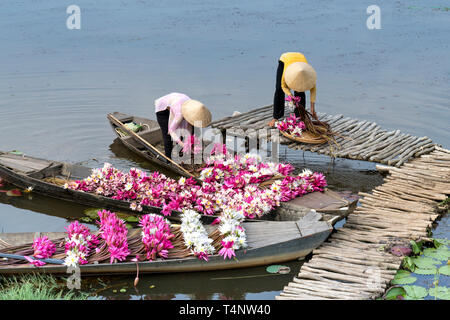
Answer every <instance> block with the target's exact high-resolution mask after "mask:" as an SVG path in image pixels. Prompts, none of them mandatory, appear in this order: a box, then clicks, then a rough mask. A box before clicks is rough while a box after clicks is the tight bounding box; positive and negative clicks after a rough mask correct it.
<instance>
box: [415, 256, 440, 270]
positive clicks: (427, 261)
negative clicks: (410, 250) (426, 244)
mask: <svg viewBox="0 0 450 320" xmlns="http://www.w3.org/2000/svg"><path fill="white" fill-rule="evenodd" d="M412 260H413V262H414V264H415V265H416V266H417V267H419V268H424V269H432V268H433V267H434V266H435V265H438V264H441V262H440V261H438V260H435V259H433V258H430V257H417V258H413V259H412Z"/></svg>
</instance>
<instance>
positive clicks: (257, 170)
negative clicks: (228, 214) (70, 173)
mask: <svg viewBox="0 0 450 320" xmlns="http://www.w3.org/2000/svg"><path fill="white" fill-rule="evenodd" d="M219 149H220V151H221V152H218V150H219ZM223 151H225V152H223ZM213 153H214V154H213V155H212V156H211V157H209V158H208V159H207V160H206V166H205V167H204V168H203V169H202V171H201V172H200V179H201V180H202V183H201V184H200V183H198V182H197V181H195V180H194V179H192V178H188V179H186V178H184V177H182V178H180V179H179V180H175V179H172V178H169V177H167V176H165V175H164V174H161V173H159V172H153V173H150V174H148V173H146V172H144V171H141V170H139V169H135V168H132V169H130V170H129V172H128V173H125V172H122V171H120V170H118V169H116V168H114V167H113V166H111V165H110V164H108V163H106V164H105V165H104V167H103V168H100V169H93V171H92V174H91V175H90V176H89V177H87V178H86V179H84V180H81V181H73V182H71V183H67V184H66V185H65V187H66V188H69V189H73V190H80V191H84V192H92V193H96V194H99V195H103V196H106V197H111V198H113V199H117V200H125V201H129V202H130V208H131V209H133V210H137V211H142V206H143V205H146V206H155V207H161V208H162V213H163V214H164V215H170V214H171V212H172V210H177V211H182V210H195V211H198V212H200V213H202V214H206V215H213V214H216V213H218V212H223V211H224V210H226V209H233V210H235V211H239V212H241V213H242V214H243V215H244V216H245V217H246V218H249V219H252V218H255V217H261V216H262V215H264V214H266V213H268V212H270V211H271V210H272V209H274V208H275V207H277V206H279V205H280V201H289V200H291V199H294V198H296V197H298V196H302V195H304V194H307V193H309V192H314V191H323V189H324V187H325V186H326V185H327V182H326V180H325V177H324V176H323V174H321V173H317V172H314V173H313V172H311V171H310V170H304V171H303V172H302V173H301V174H299V175H297V176H291V175H289V174H290V173H292V171H293V170H294V167H293V166H291V165H290V164H284V163H272V162H268V163H264V162H261V159H260V158H259V156H257V155H253V154H246V155H243V156H240V155H235V156H231V155H228V154H227V152H226V149H225V148H223V149H222V147H220V148H216V149H215V150H213ZM268 180H274V181H275V182H273V183H271V184H269V185H268V186H267V187H261V185H262V184H264V182H268Z"/></svg>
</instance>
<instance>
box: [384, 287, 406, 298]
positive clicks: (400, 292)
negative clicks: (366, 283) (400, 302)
mask: <svg viewBox="0 0 450 320" xmlns="http://www.w3.org/2000/svg"><path fill="white" fill-rule="evenodd" d="M405 295H406V291H405V289H403V287H394V288H392V289H390V290H389V291H388V292H387V293H386V296H385V299H386V300H397V298H398V296H403V297H404V296H405Z"/></svg>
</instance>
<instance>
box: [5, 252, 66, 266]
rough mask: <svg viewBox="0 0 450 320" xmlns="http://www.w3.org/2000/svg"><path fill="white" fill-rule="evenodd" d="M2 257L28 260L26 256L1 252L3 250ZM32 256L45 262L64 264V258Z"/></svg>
mask: <svg viewBox="0 0 450 320" xmlns="http://www.w3.org/2000/svg"><path fill="white" fill-rule="evenodd" d="M0 258H7V259H16V260H27V259H26V258H25V256H20V255H18V254H9V253H1V252H0ZM31 258H32V259H34V260H40V261H42V262H45V263H51V264H64V260H59V259H51V258H47V259H38V258H35V257H31ZM27 261H28V260H27Z"/></svg>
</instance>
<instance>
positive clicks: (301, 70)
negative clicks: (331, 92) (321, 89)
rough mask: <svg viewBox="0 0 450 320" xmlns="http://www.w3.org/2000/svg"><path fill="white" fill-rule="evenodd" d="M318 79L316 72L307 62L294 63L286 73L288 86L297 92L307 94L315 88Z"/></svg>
mask: <svg viewBox="0 0 450 320" xmlns="http://www.w3.org/2000/svg"><path fill="white" fill-rule="evenodd" d="M316 79H317V75H316V71H315V70H314V68H313V67H311V66H310V65H309V64H307V63H305V62H294V63H292V64H290V65H289V66H288V67H287V68H286V71H285V72H284V80H285V81H286V84H287V85H288V87H289V88H290V89H292V90H294V91H297V92H305V91H308V90H311V89H312V88H314V86H315V85H316Z"/></svg>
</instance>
